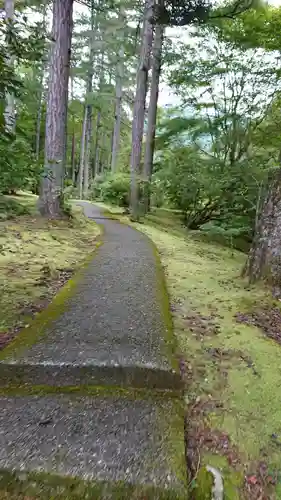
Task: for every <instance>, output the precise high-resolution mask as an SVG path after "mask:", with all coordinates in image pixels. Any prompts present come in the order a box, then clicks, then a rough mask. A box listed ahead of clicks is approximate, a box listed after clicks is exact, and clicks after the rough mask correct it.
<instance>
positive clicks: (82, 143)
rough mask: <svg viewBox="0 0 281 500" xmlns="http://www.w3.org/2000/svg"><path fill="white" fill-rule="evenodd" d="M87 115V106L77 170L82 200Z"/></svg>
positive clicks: (86, 107)
mask: <svg viewBox="0 0 281 500" xmlns="http://www.w3.org/2000/svg"><path fill="white" fill-rule="evenodd" d="M87 114H88V106H87V105H85V107H84V118H83V126H82V136H81V152H80V168H79V199H80V200H82V198H83V184H84V166H85V147H86V134H87Z"/></svg>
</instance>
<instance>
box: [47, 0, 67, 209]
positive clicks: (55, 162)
mask: <svg viewBox="0 0 281 500" xmlns="http://www.w3.org/2000/svg"><path fill="white" fill-rule="evenodd" d="M72 13H73V0H64V2H61V1H60V0H54V2H53V30H52V48H51V56H50V68H49V88H48V97H47V112H46V135H45V164H44V174H43V177H42V181H41V192H40V199H39V209H40V212H41V213H42V214H43V215H46V216H48V217H58V216H60V215H61V213H62V195H63V178H64V163H65V153H66V127H67V107H68V80H69V67H70V53H71V37H72Z"/></svg>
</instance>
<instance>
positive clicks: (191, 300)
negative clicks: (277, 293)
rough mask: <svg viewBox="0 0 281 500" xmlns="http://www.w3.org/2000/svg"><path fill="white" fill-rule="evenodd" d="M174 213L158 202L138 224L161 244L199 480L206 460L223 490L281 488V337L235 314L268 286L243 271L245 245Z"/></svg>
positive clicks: (247, 492)
mask: <svg viewBox="0 0 281 500" xmlns="http://www.w3.org/2000/svg"><path fill="white" fill-rule="evenodd" d="M107 209H108V210H110V207H107ZM114 213H115V216H116V213H117V214H118V211H117V210H115V211H114ZM119 213H120V211H119ZM119 217H121V220H122V221H123V222H126V221H127V222H128V223H130V222H129V219H128V218H127V217H125V216H121V215H119ZM155 219H156V223H155ZM171 221H172V215H171V214H168V222H167V213H165V212H164V213H162V214H161V212H159V211H157V214H152V215H150V216H149V217H148V218H145V219H143V221H142V224H134V226H135V227H136V228H137V229H138V230H141V231H143V232H145V233H146V234H147V235H148V236H149V237H150V238H151V239H152V240H153V242H154V243H155V244H156V245H157V248H158V250H159V253H160V256H161V260H162V264H163V266H164V269H165V273H166V277H167V283H168V291H169V295H170V302H171V308H172V312H173V319H174V329H175V333H176V337H177V340H178V344H179V355H180V357H181V366H182V373H183V376H184V377H185V380H186V405H187V418H188V423H187V426H188V427H189V428H188V429H187V440H189V443H187V446H188V448H189V449H188V453H189V460H190V464H189V465H190V467H191V469H192V468H193V470H192V472H193V475H194V477H195V481H194V482H193V486H194V487H195V488H196V477H197V476H198V472H199V469H200V468H201V466H202V465H204V464H207V463H208V464H210V465H213V466H215V467H219V468H220V469H221V470H222V472H223V475H224V482H225V487H226V492H225V498H229V499H236V498H237V499H239V498H245V497H246V498H252V499H254V498H259V496H258V495H260V493H261V492H266V493H265V494H267V495H272V496H265V497H262V496H260V498H281V466H280V463H281V405H280V396H281V347H280V345H279V344H277V343H276V342H274V341H273V340H271V339H269V338H268V337H267V336H265V335H264V333H263V332H262V331H261V330H259V329H258V328H256V327H255V326H252V325H246V324H243V323H238V322H237V321H236V318H235V315H236V314H237V313H243V312H245V311H247V312H248V311H251V310H252V309H253V308H256V307H257V306H258V307H259V306H261V307H263V306H264V305H265V304H272V299H271V298H270V294H269V292H268V290H267V289H266V288H265V286H263V285H258V286H251V287H249V285H248V283H247V282H246V281H245V280H244V279H242V278H241V270H242V267H243V264H244V263H245V259H246V256H245V254H243V253H240V252H237V251H235V250H233V249H230V248H225V247H222V246H219V245H217V244H212V243H210V242H208V243H207V242H206V241H203V240H202V239H201V238H200V237H198V235H193V234H192V233H187V231H186V230H184V229H183V228H182V227H181V226H180V224H179V221H178V217H176V218H175V219H174V225H172V224H171ZM275 306H276V304H275ZM245 477H246V480H245ZM199 496H200V495H199Z"/></svg>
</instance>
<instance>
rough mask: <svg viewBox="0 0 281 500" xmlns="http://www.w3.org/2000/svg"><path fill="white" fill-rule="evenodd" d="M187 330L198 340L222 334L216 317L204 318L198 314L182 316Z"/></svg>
mask: <svg viewBox="0 0 281 500" xmlns="http://www.w3.org/2000/svg"><path fill="white" fill-rule="evenodd" d="M182 319H183V321H184V324H185V326H186V328H187V329H188V330H189V331H190V332H191V333H192V335H194V336H195V337H196V338H197V340H201V339H203V338H204V337H210V336H213V335H217V334H218V333H220V326H219V325H218V324H217V323H216V322H215V319H214V315H210V316H204V315H202V314H200V313H198V312H193V313H192V314H184V315H183V316H182Z"/></svg>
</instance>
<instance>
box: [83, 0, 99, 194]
mask: <svg viewBox="0 0 281 500" xmlns="http://www.w3.org/2000/svg"><path fill="white" fill-rule="evenodd" d="M95 29H96V16H95V4H94V0H92V2H91V36H90V54H89V71H88V78H87V98H88V100H89V97H90V102H88V103H87V124H86V142H85V156H84V183H83V195H84V198H88V190H89V173H90V156H91V144H92V121H93V104H92V96H91V94H92V92H93V76H94V68H93V65H94V55H95Z"/></svg>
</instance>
